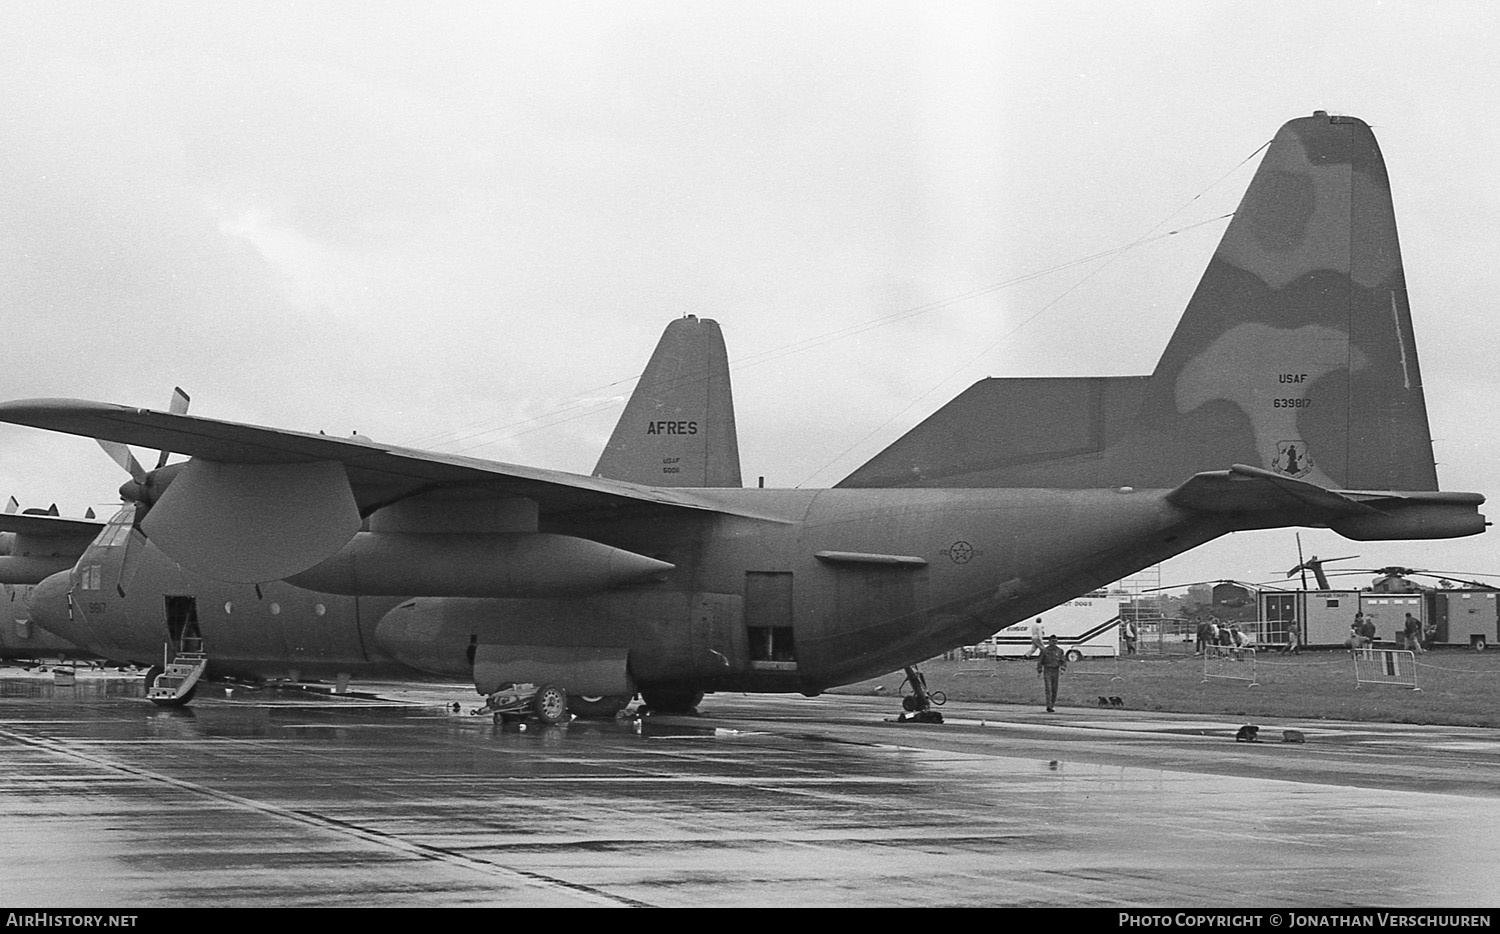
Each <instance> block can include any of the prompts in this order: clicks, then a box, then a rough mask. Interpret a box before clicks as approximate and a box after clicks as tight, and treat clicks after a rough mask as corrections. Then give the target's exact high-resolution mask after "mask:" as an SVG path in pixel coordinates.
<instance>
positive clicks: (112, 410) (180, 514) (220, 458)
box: [0, 399, 725, 582]
mask: <svg viewBox="0 0 1500 934" xmlns="http://www.w3.org/2000/svg"><path fill="white" fill-rule="evenodd" d="M0 421H5V422H11V423H13V424H18V425H30V426H32V427H35V428H45V429H49V430H52V431H61V432H64V433H67V434H75V435H83V436H85V437H90V438H95V439H103V440H105V441H111V442H117V443H121V444H135V445H142V446H146V447H157V448H161V449H162V450H164V451H173V452H176V453H179V454H186V455H189V456H190V457H191V460H189V461H187V462H185V463H180V464H170V465H167V466H166V467H164V468H160V469H158V470H156V471H153V472H151V473H150V474H147V473H145V472H144V471H139V467H137V468H135V469H136V471H138V472H139V473H140V475H139V476H138V477H137V478H136V479H135V480H134V481H132V482H131V483H129V484H126V486H125V487H122V488H121V493H122V495H125V496H126V497H127V498H129V499H131V500H135V501H138V502H142V503H145V504H147V505H148V506H149V509H148V510H147V512H146V515H145V518H144V519H142V520H141V524H140V528H141V530H142V531H143V532H144V533H145V534H146V536H147V537H149V538H150V539H151V540H152V542H154V543H155V544H156V546H157V547H158V548H160V549H161V550H162V551H163V552H165V553H166V554H167V555H169V556H170V557H171V558H172V559H173V560H175V561H177V562H178V563H179V564H180V565H182V566H183V567H185V568H188V569H190V570H196V571H198V572H200V573H204V574H207V575H209V576H211V577H215V578H218V579H220V580H231V581H244V582H252V581H255V582H258V581H270V580H283V579H285V578H287V577H289V576H292V575H295V574H298V573H300V572H302V571H305V570H307V569H309V568H312V567H314V566H315V565H318V564H319V563H320V562H322V561H325V560H327V559H329V558H331V557H332V556H334V555H335V554H337V553H338V552H339V551H340V549H342V548H343V547H344V546H345V545H347V544H348V543H349V542H350V541H351V540H352V539H353V538H354V536H355V534H356V533H357V532H358V531H359V530H360V528H361V524H362V523H363V521H364V520H365V519H366V518H368V517H370V516H371V515H372V514H374V513H376V512H377V511H378V510H380V509H381V508H382V507H384V506H387V505H390V504H393V503H397V502H402V501H409V502H411V503H413V504H414V508H415V512H409V513H408V515H407V518H408V520H410V519H411V518H412V517H413V516H415V517H416V518H417V521H419V522H420V523H423V524H425V525H426V526H428V530H433V531H438V530H442V529H443V528H445V527H448V526H449V525H450V521H451V518H452V516H453V515H454V512H453V511H454V510H455V509H456V510H458V512H459V513H460V514H462V515H484V514H486V510H490V511H491V512H493V511H494V509H495V508H498V509H499V510H500V511H501V512H506V513H507V515H511V516H512V517H513V518H512V519H511V520H508V521H510V522H512V523H519V524H512V525H511V526H509V527H508V528H507V530H512V529H513V530H516V531H537V530H538V529H539V527H540V523H541V522H544V521H547V520H554V519H557V518H558V517H560V516H565V515H567V514H569V513H574V512H579V511H588V512H603V511H609V510H615V509H622V508H628V509H632V510H644V511H645V512H647V513H652V512H656V513H659V512H661V511H669V512H671V511H679V510H689V511H696V512H700V513H704V514H706V513H711V512H724V511H725V508H724V507H723V506H721V505H719V504H715V503H712V502H711V501H710V500H708V499H707V498H700V497H699V496H698V495H697V494H695V493H694V492H692V491H689V490H683V489H656V488H653V487H648V486H643V485H640V484H635V483H627V482H624V481H618V480H607V479H604V478H600V477H585V476H580V475H578V474H571V473H565V472H562V471H555V470H543V469H539V468H535V467H523V466H520V465H517V464H504V463H498V462H494V461H486V460H481V459H478V458H471V457H460V456H457V455H450V454H437V453H433V452H428V451H418V450H414V449H410V448H402V447H396V446H393V445H386V444H380V443H377V442H374V441H371V440H368V439H365V438H360V437H358V436H356V437H353V438H333V437H329V436H327V435H320V434H308V433H305V432H297V431H285V430H281V429H274V428H262V427H259V426H255V425H246V424H241V423H238V422H227V421H220V420H218V419H211V418H202V417H200V416H197V415H186V414H178V413H173V412H160V411H156V410H152V409H141V408H130V407H128V406H122V405H110V404H107V403H99V402H84V401H79V400H74V399H32V400H22V401H18V402H9V403H4V404H0ZM423 494H430V495H426V496H424V495H423ZM434 498H445V499H444V501H443V502H435V501H434ZM507 501H509V503H508V502H507ZM519 501H525V502H519ZM529 504H535V505H534V514H533V516H532V518H530V519H529V520H528V519H526V518H525V517H526V515H527V514H528V513H529V512H531V506H530V505H529ZM517 509H519V511H517Z"/></svg>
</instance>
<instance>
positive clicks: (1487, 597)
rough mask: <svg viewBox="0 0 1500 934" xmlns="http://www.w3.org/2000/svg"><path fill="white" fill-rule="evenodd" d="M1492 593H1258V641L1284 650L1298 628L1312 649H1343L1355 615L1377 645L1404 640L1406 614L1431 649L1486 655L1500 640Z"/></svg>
mask: <svg viewBox="0 0 1500 934" xmlns="http://www.w3.org/2000/svg"><path fill="white" fill-rule="evenodd" d="M1497 592H1500V591H1496V590H1490V589H1478V588H1474V589H1469V588H1466V589H1462V590H1459V589H1448V590H1420V591H1415V592H1408V593H1396V592H1382V591H1371V590H1291V591H1285V590H1263V591H1261V592H1260V594H1259V605H1260V621H1259V629H1260V633H1259V638H1260V640H1261V641H1262V642H1265V643H1268V644H1272V645H1284V644H1286V641H1287V630H1288V629H1289V628H1290V627H1291V626H1293V625H1296V626H1297V627H1298V628H1299V629H1300V631H1301V633H1302V643H1303V644H1304V645H1309V646H1319V645H1321V646H1332V645H1343V644H1344V643H1345V642H1347V641H1348V639H1349V628H1350V626H1351V625H1352V624H1353V623H1354V614H1355V613H1363V614H1364V615H1365V617H1366V618H1367V619H1369V620H1370V622H1371V623H1373V624H1374V626H1375V639H1376V641H1377V642H1394V643H1401V642H1404V641H1405V622H1406V614H1408V613H1410V614H1411V615H1412V616H1414V617H1416V618H1417V620H1418V621H1419V622H1420V623H1421V624H1422V632H1423V634H1424V636H1423V638H1424V642H1425V644H1426V645H1428V646H1434V645H1439V646H1442V645H1448V646H1467V647H1469V648H1472V649H1476V650H1480V651H1483V650H1484V649H1485V648H1486V647H1487V646H1489V645H1491V644H1493V643H1495V642H1496V641H1497V639H1500V601H1497V599H1496V593H1497Z"/></svg>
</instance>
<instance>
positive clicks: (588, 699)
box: [568, 694, 630, 720]
mask: <svg viewBox="0 0 1500 934" xmlns="http://www.w3.org/2000/svg"><path fill="white" fill-rule="evenodd" d="M629 705H630V695H629V694H574V695H573V696H572V697H570V698H568V709H570V710H572V711H573V713H575V714H577V715H578V716H580V717H588V718H590V719H594V720H608V719H610V718H611V717H613V716H615V715H616V714H618V713H619V712H620V711H622V710H624V709H625V708H626V707H628V706H629Z"/></svg>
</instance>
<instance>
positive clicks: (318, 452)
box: [0, 399, 722, 515]
mask: <svg viewBox="0 0 1500 934" xmlns="http://www.w3.org/2000/svg"><path fill="white" fill-rule="evenodd" d="M0 421H4V422H10V423H12V424H16V425H29V426H31V427H34V428H45V429H47V430H49V431H59V432H63V433H65V434H74V435H81V436H83V437H86V438H102V439H104V440H108V441H117V442H120V443H123V444H132V445H138V446H141V447H148V448H159V449H161V450H164V451H173V452H176V453H179V454H185V455H188V456H189V457H194V458H202V459H204V460H206V461H213V462H216V463H219V464H234V465H242V466H247V467H252V466H271V465H296V464H313V463H319V462H324V463H326V462H336V463H339V464H341V465H343V468H344V471H345V473H346V474H347V476H348V478H349V485H350V488H351V490H352V492H353V494H354V499H355V502H356V503H357V504H358V507H359V511H360V513H361V514H362V515H368V514H369V512H371V511H373V510H374V509H376V508H379V507H380V506H381V505H383V504H385V503H388V502H391V501H393V500H395V499H399V498H401V497H403V496H407V495H411V493H412V492H413V491H415V490H419V489H423V488H429V487H433V486H436V485H443V486H449V485H454V484H474V485H480V486H483V487H484V488H485V489H487V490H491V491H493V492H494V493H496V494H497V495H509V496H521V497H526V498H528V499H532V500H535V501H537V503H538V504H539V507H540V508H541V509H542V511H544V512H558V511H569V510H573V509H586V508H599V507H609V506H622V505H632V504H652V505H656V506H662V507H667V508H676V509H696V510H715V511H719V510H722V507H721V506H718V505H714V504H710V503H708V502H707V501H705V500H701V499H698V498H695V497H694V496H693V495H692V494H691V493H688V492H685V491H682V490H665V489H656V488H653V487H646V486H642V485H639V484H634V483H626V482H623V481H616V480H606V479H603V478H598V477H585V476H582V475H579V474H571V473H566V472H563V471H556V470H545V469H542V468H536V467H526V466H522V465H519V464H506V463H500V462H497V461H488V460H483V459H480V458H473V457H462V456H459V455H453V454H439V453H434V452H431V451H419V450H414V449H410V448H402V447H398V446H395V445H387V444H381V443H378V442H375V441H372V440H370V439H367V438H363V437H360V436H357V435H356V436H354V437H352V438H335V437H330V436H328V435H322V434H311V433H307V432H299V431H287V430H284V429H279V428H263V427H260V426H256V425H247V424H242V423H239V422H229V421H221V420H219V419H212V418H203V417H201V416H197V415H178V414H173V413H171V412H161V411H156V410H154V409H144V408H132V407H130V406H123V405H112V404H109V403H103V402H86V401H83V400H77V399H25V400H21V401H17V402H7V403H0Z"/></svg>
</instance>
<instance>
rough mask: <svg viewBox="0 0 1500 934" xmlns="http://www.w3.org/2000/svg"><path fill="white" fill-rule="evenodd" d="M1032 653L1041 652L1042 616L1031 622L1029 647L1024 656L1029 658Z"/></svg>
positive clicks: (1038, 653) (1037, 653)
mask: <svg viewBox="0 0 1500 934" xmlns="http://www.w3.org/2000/svg"><path fill="white" fill-rule="evenodd" d="M1033 654H1035V655H1041V654H1042V618H1041V617H1040V616H1038V617H1037V618H1036V622H1034V623H1032V624H1031V648H1030V649H1028V650H1027V652H1026V657H1027V658H1030V657H1031V656H1032V655H1033Z"/></svg>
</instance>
